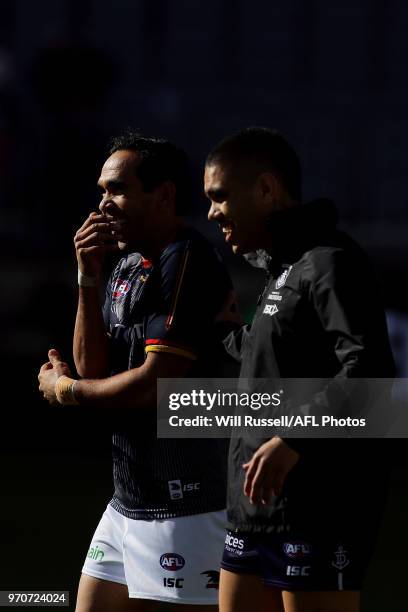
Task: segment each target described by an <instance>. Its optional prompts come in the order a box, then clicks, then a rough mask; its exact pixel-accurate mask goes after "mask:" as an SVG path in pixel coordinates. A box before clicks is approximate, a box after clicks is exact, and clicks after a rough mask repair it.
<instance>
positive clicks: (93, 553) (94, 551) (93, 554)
mask: <svg viewBox="0 0 408 612" xmlns="http://www.w3.org/2000/svg"><path fill="white" fill-rule="evenodd" d="M104 556H105V553H104V552H103V550H101V549H100V548H98V545H96V546H93V547H91V548H90V549H89V551H88V554H87V557H88V558H89V559H93V560H94V561H96V562H97V563H99V561H102V559H103V558H104Z"/></svg>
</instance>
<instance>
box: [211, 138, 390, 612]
mask: <svg viewBox="0 0 408 612" xmlns="http://www.w3.org/2000/svg"><path fill="white" fill-rule="evenodd" d="M205 192H206V195H207V197H208V198H209V200H210V201H211V208H210V211H209V214H208V217H209V219H210V220H213V221H216V222H217V223H218V224H219V226H220V228H221V230H222V232H223V234H224V236H225V240H226V242H227V243H228V244H229V245H230V246H231V247H232V249H233V251H234V253H237V254H247V256H248V259H249V261H250V263H253V264H254V265H256V266H258V267H263V268H265V271H266V275H267V279H266V283H265V288H264V291H263V293H262V295H261V296H260V298H259V301H258V305H257V310H256V313H255V316H254V319H253V322H252V325H251V326H246V327H243V328H242V329H240V330H239V331H238V332H234V333H233V334H231V335H230V336H229V337H228V339H227V341H226V343H227V345H228V347H229V350H230V352H231V354H232V355H234V356H235V357H236V359H238V360H239V361H240V363H241V372H240V376H241V377H242V378H244V379H246V380H252V381H254V379H279V378H286V379H289V378H292V379H293V378H303V379H326V380H331V381H333V382H334V384H338V385H339V386H341V385H342V384H344V381H346V382H347V380H348V379H351V378H374V377H378V378H380V377H382V378H386V377H392V376H393V375H394V364H393V358H392V354H391V350H390V346H389V341H388V336H387V330H386V325H385V317H384V312H383V309H382V308H381V306H380V305H379V300H378V286H377V283H376V281H375V279H374V276H373V273H372V271H371V269H370V265H369V263H368V262H367V260H366V258H365V256H364V254H363V253H362V251H361V250H360V248H359V247H358V246H357V244H356V243H355V242H354V241H353V240H352V239H351V238H349V237H348V236H347V235H346V234H344V233H343V232H340V231H338V230H337V228H336V221H337V219H336V212H335V209H334V206H333V204H332V203H331V202H330V201H328V200H317V201H314V202H310V203H307V204H301V168H300V163H299V159H298V157H297V155H296V153H295V151H294V150H293V148H292V147H291V146H290V145H289V144H288V142H287V141H286V140H285V139H284V138H283V137H282V136H281V135H280V134H279V133H277V132H276V131H274V130H270V129H266V128H248V129H245V130H242V131H241V132H239V133H237V134H235V135H233V136H231V137H228V138H226V139H225V140H223V141H222V142H221V143H219V144H218V145H217V146H216V147H215V148H214V149H213V150H212V151H211V153H210V154H209V155H208V157H207V160H206V167H205ZM322 398H323V401H324V402H326V406H327V409H328V410H330V399H329V394H328V389H323V390H322V393H321V394H320V396H319V398H317V397H312V399H311V400H310V406H312V405H315V406H316V405H317V403H318V399H320V400H321V399H322ZM254 435H256V434H252V433H251V432H249V431H248V432H247V435H246V437H245V438H233V439H232V441H231V446H230V459H229V483H228V500H227V510H228V527H229V531H228V532H227V537H226V543H225V549H224V556H223V561H222V571H221V579H220V611H221V612H247V610H249V609H253V610H257V612H266V611H268V612H282V611H284V612H300V611H302V612H303V611H307V612H328V611H329V610H330V612H345V611H347V612H357V611H358V610H359V605H360V591H361V587H362V581H363V577H364V573H365V569H366V567H367V565H368V561H369V558H370V555H371V552H372V549H373V544H374V542H375V537H376V533H377V530H378V525H379V520H380V518H381V513H382V507H383V503H384V479H385V471H386V470H385V469H384V466H383V463H384V462H385V459H384V454H385V450H384V447H382V448H383V451H382V454H381V451H380V452H378V450H379V449H377V456H378V460H377V461H375V459H374V457H375V452H374V449H373V446H372V444H370V443H371V442H373V441H370V440H341V439H338V440H327V439H326V440H325V439H299V438H297V439H296V438H285V439H282V438H281V437H279V436H274V437H273V438H270V439H265V438H264V439H259V438H255V437H254ZM379 492H380V494H379Z"/></svg>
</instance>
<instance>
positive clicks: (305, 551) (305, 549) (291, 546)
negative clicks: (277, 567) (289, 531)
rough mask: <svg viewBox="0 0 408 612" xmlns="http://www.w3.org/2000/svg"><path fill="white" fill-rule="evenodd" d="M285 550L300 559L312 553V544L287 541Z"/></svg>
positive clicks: (292, 556)
mask: <svg viewBox="0 0 408 612" xmlns="http://www.w3.org/2000/svg"><path fill="white" fill-rule="evenodd" d="M283 552H284V553H285V555H286V556H287V557H290V558H291V559H299V558H301V557H307V556H308V555H310V553H311V552H312V547H311V546H310V544H306V542H285V543H284V545H283Z"/></svg>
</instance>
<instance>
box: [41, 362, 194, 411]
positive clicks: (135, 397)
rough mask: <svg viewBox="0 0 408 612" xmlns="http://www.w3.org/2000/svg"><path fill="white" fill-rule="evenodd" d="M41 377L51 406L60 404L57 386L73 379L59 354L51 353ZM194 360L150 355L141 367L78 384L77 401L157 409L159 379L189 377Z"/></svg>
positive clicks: (86, 403) (101, 405) (105, 405)
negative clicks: (70, 377)
mask: <svg viewBox="0 0 408 612" xmlns="http://www.w3.org/2000/svg"><path fill="white" fill-rule="evenodd" d="M48 357H49V360H50V361H49V362H48V363H46V364H44V365H43V366H42V368H41V370H40V374H39V376H38V379H39V382H40V391H41V392H42V393H43V395H44V398H45V399H46V400H47V401H49V402H50V403H54V404H55V403H56V402H57V398H56V393H55V385H56V382H57V380H58V378H59V377H60V376H62V375H66V376H70V371H69V369H68V366H67V365H66V364H65V363H64V362H62V361H61V358H60V356H59V354H58V352H57V351H55V350H51V351H49V353H48ZM191 363H192V361H191V360H190V359H188V358H186V357H181V356H179V355H174V354H171V353H154V352H153V353H148V355H147V357H146V361H145V362H144V363H143V365H141V366H140V367H139V368H133V369H132V370H127V371H126V372H121V373H120V374H116V375H115V376H110V377H108V378H102V379H84V380H79V381H77V382H76V383H75V399H76V401H77V402H78V403H79V404H83V405H89V406H97V407H100V408H111V409H115V408H116V409H119V408H130V409H134V408H146V407H151V408H153V407H154V406H155V405H156V397H157V389H156V387H157V379H158V378H181V377H183V376H186V374H187V372H188V370H189V369H190V367H191Z"/></svg>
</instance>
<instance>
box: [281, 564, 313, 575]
mask: <svg viewBox="0 0 408 612" xmlns="http://www.w3.org/2000/svg"><path fill="white" fill-rule="evenodd" d="M286 575H287V576H310V565H304V566H301V565H288V567H287V568H286Z"/></svg>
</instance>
